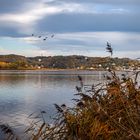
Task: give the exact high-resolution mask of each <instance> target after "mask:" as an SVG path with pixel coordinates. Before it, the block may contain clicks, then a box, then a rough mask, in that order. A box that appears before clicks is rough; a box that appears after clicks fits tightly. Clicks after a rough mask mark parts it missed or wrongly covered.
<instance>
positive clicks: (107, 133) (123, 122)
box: [26, 71, 140, 140]
mask: <svg viewBox="0 0 140 140" xmlns="http://www.w3.org/2000/svg"><path fill="white" fill-rule="evenodd" d="M138 74H139V72H136V73H135V75H134V76H135V77H133V78H130V77H127V76H126V75H124V74H123V75H122V76H121V77H119V76H117V75H116V73H115V72H113V71H110V75H108V76H106V77H107V80H106V83H105V84H98V85H84V83H83V80H82V77H81V76H78V79H79V82H80V86H77V87H76V89H77V93H76V96H78V97H77V98H76V99H73V100H74V101H75V105H74V106H73V107H68V106H66V105H65V104H63V105H57V104H55V108H56V110H57V115H56V117H55V118H54V119H53V125H49V124H48V123H46V122H45V121H43V122H42V123H32V125H31V127H30V128H29V129H28V130H27V131H26V133H29V134H30V135H31V138H30V139H31V140H40V139H41V140H58V139H59V140H121V139H122V140H123V139H125V140H140V125H139V124H140V87H139V86H138V84H139V83H138V81H137V80H138Z"/></svg>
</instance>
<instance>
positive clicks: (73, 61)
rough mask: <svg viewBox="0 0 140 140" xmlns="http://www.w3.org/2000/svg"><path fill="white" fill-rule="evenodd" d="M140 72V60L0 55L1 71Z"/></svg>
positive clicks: (73, 56)
mask: <svg viewBox="0 0 140 140" xmlns="http://www.w3.org/2000/svg"><path fill="white" fill-rule="evenodd" d="M109 68H112V69H113V70H117V71H122V70H128V71H133V70H140V60H139V59H137V60H133V59H129V58H117V57H116V58H112V57H87V56H78V55H72V56H37V57H25V56H20V55H13V54H11V55H0V69H1V70H9V69H13V70H20V69H21V70H26V69H31V70H36V69H40V70H41V69H76V70H108V69H109Z"/></svg>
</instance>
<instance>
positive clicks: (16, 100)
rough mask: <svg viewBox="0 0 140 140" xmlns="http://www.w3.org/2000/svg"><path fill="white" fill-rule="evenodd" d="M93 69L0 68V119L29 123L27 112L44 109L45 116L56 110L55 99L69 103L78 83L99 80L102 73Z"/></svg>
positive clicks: (16, 122) (18, 125) (13, 123)
mask: <svg viewBox="0 0 140 140" xmlns="http://www.w3.org/2000/svg"><path fill="white" fill-rule="evenodd" d="M105 73H106V72H93V71H0V120H1V121H3V122H5V123H8V124H11V125H12V126H14V127H16V128H18V127H20V126H21V125H24V126H26V125H27V124H28V116H29V115H30V114H31V113H33V112H35V113H36V114H37V113H39V112H40V110H45V111H46V112H47V113H46V119H47V120H49V118H50V116H53V114H54V113H55V109H54V105H53V104H54V103H57V104H60V105H61V104H62V103H66V104H67V105H71V104H72V100H71V99H72V98H74V93H76V90H75V86H76V85H79V82H78V78H77V75H82V77H83V79H84V82H85V84H93V83H99V80H101V79H102V77H103V76H102V74H105Z"/></svg>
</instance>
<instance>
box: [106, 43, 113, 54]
mask: <svg viewBox="0 0 140 140" xmlns="http://www.w3.org/2000/svg"><path fill="white" fill-rule="evenodd" d="M106 50H107V52H109V53H111V56H112V54H113V49H112V47H111V44H110V43H109V42H107V47H106Z"/></svg>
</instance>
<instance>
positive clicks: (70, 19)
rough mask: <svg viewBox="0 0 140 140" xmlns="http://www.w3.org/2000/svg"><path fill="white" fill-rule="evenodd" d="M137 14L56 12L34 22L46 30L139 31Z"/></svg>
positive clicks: (38, 27) (38, 28)
mask: <svg viewBox="0 0 140 140" xmlns="http://www.w3.org/2000/svg"><path fill="white" fill-rule="evenodd" d="M139 25H140V19H139V14H66V13H61V14H56V15H50V16H46V18H44V19H42V20H40V21H38V22H37V24H36V28H37V30H41V31H42V32H43V31H48V32H86V31H127V32H140V26H139Z"/></svg>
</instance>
